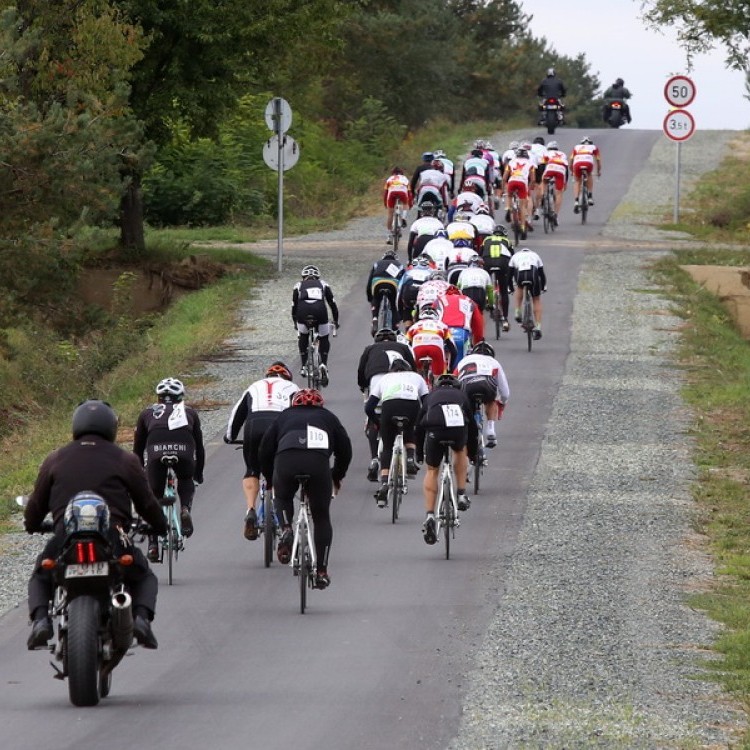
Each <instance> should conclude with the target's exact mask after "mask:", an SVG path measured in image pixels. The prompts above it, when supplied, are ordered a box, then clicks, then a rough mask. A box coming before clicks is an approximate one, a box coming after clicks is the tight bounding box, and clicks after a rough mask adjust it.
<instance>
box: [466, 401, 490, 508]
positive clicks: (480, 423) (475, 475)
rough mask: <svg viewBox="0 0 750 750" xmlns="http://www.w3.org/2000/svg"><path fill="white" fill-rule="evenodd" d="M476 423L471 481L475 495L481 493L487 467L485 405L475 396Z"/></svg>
mask: <svg viewBox="0 0 750 750" xmlns="http://www.w3.org/2000/svg"><path fill="white" fill-rule="evenodd" d="M473 402H474V421H475V422H476V423H477V431H478V436H477V457H476V459H475V461H474V462H473V464H472V468H471V471H470V476H469V480H470V481H472V482H473V484H474V494H477V493H478V492H479V485H480V482H481V479H482V474H483V473H484V467H485V466H487V454H486V452H485V450H484V403H483V401H482V397H481V396H479V395H476V396H474V398H473Z"/></svg>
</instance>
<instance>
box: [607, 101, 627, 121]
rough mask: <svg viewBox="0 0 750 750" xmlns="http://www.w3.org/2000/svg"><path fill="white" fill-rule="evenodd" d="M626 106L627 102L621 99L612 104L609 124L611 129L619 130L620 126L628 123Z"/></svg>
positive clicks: (608, 118) (608, 119)
mask: <svg viewBox="0 0 750 750" xmlns="http://www.w3.org/2000/svg"><path fill="white" fill-rule="evenodd" d="M625 106H626V105H625V102H623V101H622V100H621V99H615V100H614V101H612V102H610V104H609V112H608V114H607V123H608V125H609V126H610V127H611V128H619V127H620V125H624V124H625V123H626V122H627V121H628V119H627V117H626V114H627V113H626V110H625Z"/></svg>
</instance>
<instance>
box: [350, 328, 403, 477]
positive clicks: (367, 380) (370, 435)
mask: <svg viewBox="0 0 750 750" xmlns="http://www.w3.org/2000/svg"><path fill="white" fill-rule="evenodd" d="M396 359H405V360H406V361H407V362H409V363H410V364H412V365H414V354H413V353H412V350H411V347H410V346H409V345H408V344H406V343H402V342H400V341H398V340H397V336H396V332H395V331H394V330H392V329H391V328H381V329H380V330H379V331H378V332H377V333H376V334H375V341H373V343H372V344H368V345H367V346H366V347H365V349H364V351H363V352H362V355H361V356H360V358H359V364H358V365H357V385H358V386H359V390H360V391H362V393H363V394H365V400H366V399H367V394H368V392H371V391H372V388H373V387H374V386H375V385H376V384H377V382H378V380H379V379H380V378H382V377H383V375H385V374H386V373H387V372H388V371H389V369H390V367H391V364H392V363H393V361H394V360H396ZM365 435H366V437H367V442H368V443H369V446H370V465H369V467H368V469H367V478H368V479H369V481H371V482H377V480H378V429H377V424H376V423H375V422H373V421H372V420H368V421H367V423H366V424H365Z"/></svg>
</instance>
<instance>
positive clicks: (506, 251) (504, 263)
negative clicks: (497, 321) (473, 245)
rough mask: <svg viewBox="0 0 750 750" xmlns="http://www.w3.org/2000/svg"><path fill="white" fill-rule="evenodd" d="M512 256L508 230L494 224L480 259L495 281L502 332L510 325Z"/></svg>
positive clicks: (496, 301) (507, 329)
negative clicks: (498, 296) (509, 303)
mask: <svg viewBox="0 0 750 750" xmlns="http://www.w3.org/2000/svg"><path fill="white" fill-rule="evenodd" d="M512 255H513V245H512V244H511V242H510V239H509V238H508V230H507V229H506V228H505V226H504V225H503V224H496V225H495V231H494V232H493V234H492V235H490V236H489V237H488V238H487V239H486V240H485V241H484V245H483V246H482V259H483V260H484V268H485V270H486V271H487V273H489V274H490V276H492V277H493V279H497V288H498V289H499V290H500V299H499V300H498V299H495V304H496V305H500V313H501V316H502V328H503V331H509V330H510V323H508V286H509V282H510V275H509V271H508V263H509V262H510V259H511V257H512ZM493 287H494V284H493Z"/></svg>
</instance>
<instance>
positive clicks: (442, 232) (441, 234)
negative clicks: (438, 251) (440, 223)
mask: <svg viewBox="0 0 750 750" xmlns="http://www.w3.org/2000/svg"><path fill="white" fill-rule="evenodd" d="M435 237H443V238H447V237H448V232H447V231H446V230H445V229H438V230H437V232H435Z"/></svg>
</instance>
